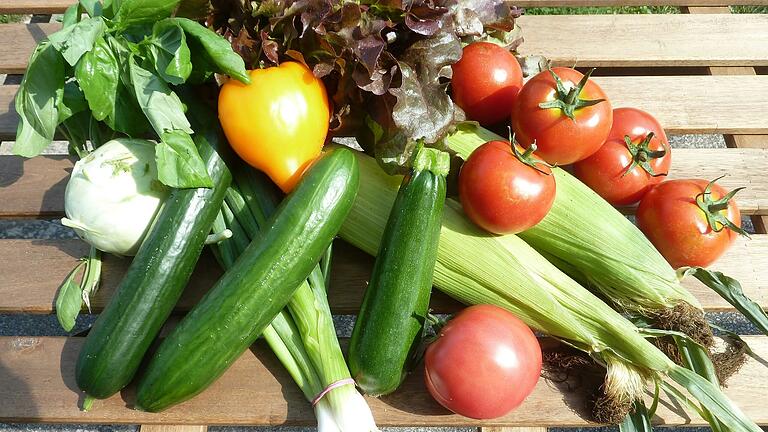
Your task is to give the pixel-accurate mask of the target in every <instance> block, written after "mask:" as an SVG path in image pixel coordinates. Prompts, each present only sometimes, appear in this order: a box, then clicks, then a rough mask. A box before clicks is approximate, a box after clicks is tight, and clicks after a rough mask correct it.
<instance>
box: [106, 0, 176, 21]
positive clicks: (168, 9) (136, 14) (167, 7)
mask: <svg viewBox="0 0 768 432" xmlns="http://www.w3.org/2000/svg"><path fill="white" fill-rule="evenodd" d="M112 3H113V4H112V9H113V10H114V11H115V18H114V20H115V21H117V22H119V25H120V26H121V27H127V26H131V25H135V24H141V23H147V22H154V21H157V20H158V19H162V18H167V17H169V16H171V14H172V13H173V11H174V9H176V6H177V5H178V4H179V0H120V1H114V0H113V2H112ZM116 5H117V7H115V6H116Z"/></svg>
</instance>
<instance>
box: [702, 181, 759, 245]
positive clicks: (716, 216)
mask: <svg viewBox="0 0 768 432" xmlns="http://www.w3.org/2000/svg"><path fill="white" fill-rule="evenodd" d="M723 177H725V175H721V176H720V177H718V178H716V179H714V180H712V181H711V182H709V183H708V184H707V187H705V188H704V192H702V193H700V194H698V195H697V196H696V204H697V205H698V206H699V208H700V209H701V211H703V212H704V216H705V217H706V218H707V223H708V224H709V227H710V228H712V231H714V232H720V231H722V230H724V229H725V228H728V229H730V230H731V231H734V232H736V233H738V234H741V235H743V236H745V237H749V233H748V232H746V231H744V230H743V229H742V228H741V227H740V226H737V225H736V224H734V223H733V222H732V221H731V220H730V219H728V218H727V217H726V216H725V215H724V214H723V213H722V212H723V210H726V209H727V208H728V204H729V203H730V201H731V199H732V198H733V197H734V195H736V194H737V193H738V192H739V191H740V190H742V189H746V188H744V187H739V188H736V189H734V190H732V191H730V192H728V193H727V194H725V195H724V196H723V197H722V198H720V199H718V200H713V199H712V185H713V184H715V182H716V181H718V180H720V179H721V178H723Z"/></svg>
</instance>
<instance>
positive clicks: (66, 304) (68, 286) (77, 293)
mask: <svg viewBox="0 0 768 432" xmlns="http://www.w3.org/2000/svg"><path fill="white" fill-rule="evenodd" d="M84 267H85V261H81V262H80V263H78V264H77V266H75V268H74V269H73V270H72V271H71V272H70V273H69V275H67V277H66V279H64V282H62V284H61V286H60V287H59V293H58V294H57V295H56V318H57V319H58V320H59V324H61V326H62V327H63V328H64V330H66V331H71V330H72V329H73V328H74V327H75V319H76V318H77V316H78V315H79V314H80V310H82V308H83V297H82V296H83V289H82V288H80V284H78V283H75V277H76V276H77V274H78V273H80V271H82V269H83V268H84Z"/></svg>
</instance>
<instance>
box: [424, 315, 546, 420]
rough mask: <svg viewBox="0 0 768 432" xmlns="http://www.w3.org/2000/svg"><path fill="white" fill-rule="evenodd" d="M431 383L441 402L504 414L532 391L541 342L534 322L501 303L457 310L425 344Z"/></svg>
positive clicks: (470, 411) (470, 412)
mask: <svg viewBox="0 0 768 432" xmlns="http://www.w3.org/2000/svg"><path fill="white" fill-rule="evenodd" d="M424 368H425V374H424V379H425V381H426V385H427V389H428V390H429V393H430V394H432V397H434V398H435V400H437V401H438V402H439V403H440V404H441V405H442V406H444V407H446V408H448V409H449V410H451V411H453V412H455V413H457V414H461V415H463V416H465V417H471V418H476V419H490V418H496V417H501V416H503V415H504V414H506V413H508V412H510V411H511V410H513V409H515V408H516V407H518V406H519V405H520V404H521V403H522V402H523V400H525V398H526V397H528V395H529V394H531V392H532V391H533V388H534V387H535V386H536V382H538V380H539V375H540V374H541V347H540V346H539V341H538V340H537V339H536V336H535V335H534V334H533V332H532V331H531V329H530V328H528V326H526V325H525V323H523V322H522V321H520V320H519V319H518V318H517V317H515V316H514V315H512V314H511V313H510V312H508V311H506V310H505V309H502V308H500V307H498V306H492V305H477V306H470V307H468V308H466V309H464V310H463V311H461V312H459V313H458V314H457V315H456V317H454V318H453V319H452V320H450V321H449V322H448V324H446V325H445V327H443V328H442V329H441V330H440V331H439V334H438V339H437V340H436V341H435V342H433V343H432V344H430V345H429V346H428V347H427V352H426V355H425V357H424Z"/></svg>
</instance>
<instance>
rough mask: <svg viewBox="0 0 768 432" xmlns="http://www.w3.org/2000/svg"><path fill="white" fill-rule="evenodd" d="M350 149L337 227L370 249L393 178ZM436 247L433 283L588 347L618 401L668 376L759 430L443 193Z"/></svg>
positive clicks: (740, 424)
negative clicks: (351, 169) (350, 181)
mask: <svg viewBox="0 0 768 432" xmlns="http://www.w3.org/2000/svg"><path fill="white" fill-rule="evenodd" d="M357 155H358V162H359V167H360V176H361V178H360V190H359V191H358V195H357V199H356V201H355V205H354V206H353V208H352V211H351V212H350V214H349V216H348V217H347V219H346V221H345V223H344V225H343V227H342V229H341V231H340V235H341V237H342V238H344V239H345V240H347V241H348V242H350V243H352V244H353V245H355V246H357V247H358V248H360V249H362V250H363V251H365V252H367V253H369V254H371V255H374V254H376V252H377V250H378V246H379V242H380V240H381V236H382V233H383V231H384V226H385V224H386V217H387V216H386V215H388V214H389V211H390V209H391V207H392V203H393V201H394V198H395V195H396V193H397V188H398V184H399V183H400V182H399V179H398V178H396V177H391V176H388V175H386V174H385V173H384V172H383V171H382V170H381V168H380V167H379V166H378V164H377V163H376V161H375V160H374V159H373V158H371V157H369V156H366V155H364V154H362V153H358V154H357ZM437 255H438V256H437V263H436V266H435V274H434V283H435V286H436V287H437V288H438V289H440V290H442V291H443V292H445V293H447V294H448V295H450V296H452V297H454V298H456V299H457V300H459V301H461V302H463V303H467V304H478V303H490V304H495V305H498V306H501V307H504V308H506V309H507V310H509V311H511V312H512V313H514V314H516V315H517V316H518V317H520V318H521V319H522V320H523V321H525V322H526V323H527V324H528V325H529V326H531V327H533V328H535V329H538V330H540V331H542V332H544V333H547V334H549V335H551V336H554V337H556V338H558V339H560V340H562V341H564V342H565V343H567V344H569V345H571V346H573V347H575V348H577V349H580V350H582V351H584V352H586V353H588V354H590V355H591V356H592V358H594V359H595V360H596V361H598V362H599V363H601V364H603V365H604V366H606V367H607V370H608V374H607V377H606V381H605V385H604V388H605V392H606V395H607V396H608V397H609V398H611V399H612V400H613V401H614V402H616V403H618V404H619V405H620V406H629V405H631V404H632V403H633V402H634V401H636V400H639V399H640V398H641V397H642V393H643V390H644V388H645V384H646V382H647V381H649V380H653V381H662V380H664V379H665V378H670V379H672V380H673V381H675V382H677V383H678V384H680V385H682V386H683V387H684V388H686V389H688V391H689V392H690V393H691V394H692V395H693V396H694V397H695V398H696V399H698V400H699V402H700V403H702V405H704V406H705V408H707V409H708V410H709V411H710V412H711V413H712V414H713V415H714V416H715V417H716V418H717V420H718V421H720V422H721V423H722V424H723V425H725V426H727V427H729V428H731V429H732V430H738V431H754V432H760V428H759V427H757V425H755V424H754V423H753V422H752V421H750V420H749V419H747V418H746V417H745V416H744V414H743V413H742V412H741V411H740V410H739V409H738V408H737V407H736V406H735V405H733V403H732V402H730V401H729V400H728V399H727V397H726V396H725V395H724V394H723V393H722V392H721V391H720V389H719V388H718V387H717V386H715V385H713V384H712V383H710V382H708V381H706V380H705V379H704V378H702V377H700V376H698V375H696V374H695V373H693V372H690V371H689V370H688V369H685V368H683V367H681V366H678V365H676V364H675V363H674V362H672V361H671V360H670V359H669V358H667V357H666V356H665V355H664V354H663V353H662V352H661V351H659V350H658V349H657V348H656V347H655V346H653V345H652V344H651V343H650V342H648V341H647V340H646V339H645V338H644V336H643V335H642V334H641V333H640V331H639V330H638V328H637V327H635V326H634V325H633V324H632V323H631V322H629V321H628V320H627V319H625V318H624V317H623V316H621V315H620V314H619V313H617V312H616V311H614V310H613V309H612V308H611V307H609V306H608V305H607V304H605V303H603V302H602V301H601V300H600V299H599V298H597V297H596V296H595V295H594V294H592V293H591V292H589V291H588V290H586V289H585V288H583V287H582V286H581V285H579V284H578V283H577V282H575V281H574V280H573V279H571V278H570V277H568V276H567V275H566V274H565V273H563V272H562V271H560V270H559V269H558V268H556V267H555V266H554V265H552V264H551V263H550V262H549V261H547V260H546V259H545V258H544V257H543V256H541V255H540V254H539V253H538V252H536V251H535V250H534V249H533V248H532V247H531V246H529V245H528V244H527V243H526V242H524V241H523V240H521V239H520V238H518V237H517V236H514V235H509V236H493V235H490V234H488V233H486V232H484V231H481V230H480V229H479V228H477V227H476V226H475V225H474V224H472V223H471V222H469V221H468V220H467V219H466V218H465V217H464V216H463V214H462V212H461V206H460V204H459V203H457V202H456V201H454V200H450V199H449V200H447V201H446V205H445V209H444V214H443V223H442V228H441V233H440V243H439V247H438V253H437Z"/></svg>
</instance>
